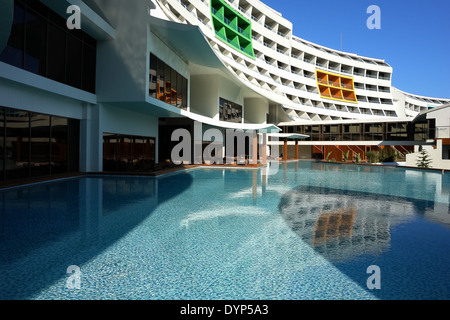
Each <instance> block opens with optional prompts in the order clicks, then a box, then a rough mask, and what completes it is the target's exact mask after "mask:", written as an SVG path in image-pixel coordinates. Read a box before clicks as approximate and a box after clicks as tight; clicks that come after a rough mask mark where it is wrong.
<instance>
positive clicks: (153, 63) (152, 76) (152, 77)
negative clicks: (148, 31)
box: [148, 54, 158, 98]
mask: <svg viewBox="0 0 450 320" xmlns="http://www.w3.org/2000/svg"><path fill="white" fill-rule="evenodd" d="M157 68H158V60H157V58H156V57H155V55H153V54H150V73H149V79H148V81H149V91H148V94H149V95H150V97H153V98H157V96H156V83H157V81H156V80H157V78H156V69H157Z"/></svg>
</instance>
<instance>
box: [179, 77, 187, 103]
mask: <svg viewBox="0 0 450 320" xmlns="http://www.w3.org/2000/svg"><path fill="white" fill-rule="evenodd" d="M187 106H188V81H187V79H186V78H184V77H183V98H182V101H181V109H184V110H187Z"/></svg>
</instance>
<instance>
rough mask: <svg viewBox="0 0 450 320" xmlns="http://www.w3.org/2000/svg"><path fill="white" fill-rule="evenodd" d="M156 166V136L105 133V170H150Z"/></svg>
mask: <svg viewBox="0 0 450 320" xmlns="http://www.w3.org/2000/svg"><path fill="white" fill-rule="evenodd" d="M154 166H155V138H152V137H142V136H130V135H122V134H115V133H104V134H103V171H106V172H111V171H112V172H148V171H152V170H153V169H154Z"/></svg>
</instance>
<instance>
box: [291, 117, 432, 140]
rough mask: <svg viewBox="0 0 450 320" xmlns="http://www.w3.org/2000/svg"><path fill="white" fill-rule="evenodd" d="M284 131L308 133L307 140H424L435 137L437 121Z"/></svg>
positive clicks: (337, 125) (334, 125) (339, 125)
mask: <svg viewBox="0 0 450 320" xmlns="http://www.w3.org/2000/svg"><path fill="white" fill-rule="evenodd" d="M282 129H283V132H289V133H300V134H305V135H308V136H309V138H306V139H305V140H306V141H422V140H426V139H434V132H435V123H434V121H431V120H428V121H425V122H417V123H412V122H384V123H380V122H377V123H356V124H330V125H328V124H327V125H325V124H323V125H302V126H286V127H282Z"/></svg>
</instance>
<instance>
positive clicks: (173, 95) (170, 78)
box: [149, 53, 188, 110]
mask: <svg viewBox="0 0 450 320" xmlns="http://www.w3.org/2000/svg"><path fill="white" fill-rule="evenodd" d="M149 95H150V97H153V98H155V99H158V100H161V101H164V102H166V103H168V104H171V105H173V106H174V107H177V108H180V109H183V110H187V105H188V104H187V102H188V80H187V79H186V78H185V77H183V76H182V75H181V74H179V73H178V72H176V71H175V70H174V69H172V68H171V67H170V66H168V65H167V64H166V63H164V61H162V60H161V59H159V58H158V57H156V56H155V55H154V54H153V53H150V74H149Z"/></svg>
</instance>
